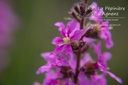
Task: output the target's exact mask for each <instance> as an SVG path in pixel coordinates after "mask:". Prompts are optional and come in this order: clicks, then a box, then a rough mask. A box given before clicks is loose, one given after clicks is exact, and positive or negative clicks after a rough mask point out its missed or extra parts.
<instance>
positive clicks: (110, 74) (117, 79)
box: [107, 71, 123, 83]
mask: <svg viewBox="0 0 128 85" xmlns="http://www.w3.org/2000/svg"><path fill="white" fill-rule="evenodd" d="M107 73H108V74H109V76H111V77H112V78H114V79H115V80H116V81H117V82H119V83H123V82H122V80H121V79H120V78H119V77H117V76H116V75H114V74H113V73H111V72H109V71H108V72H107Z"/></svg>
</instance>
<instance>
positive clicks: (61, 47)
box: [53, 45, 64, 54]
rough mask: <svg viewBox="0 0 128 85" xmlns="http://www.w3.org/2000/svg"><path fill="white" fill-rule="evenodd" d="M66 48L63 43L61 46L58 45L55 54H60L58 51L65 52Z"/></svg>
mask: <svg viewBox="0 0 128 85" xmlns="http://www.w3.org/2000/svg"><path fill="white" fill-rule="evenodd" d="M63 48H64V45H61V46H56V48H55V50H54V52H53V54H58V53H62V52H63V50H64V49H63Z"/></svg>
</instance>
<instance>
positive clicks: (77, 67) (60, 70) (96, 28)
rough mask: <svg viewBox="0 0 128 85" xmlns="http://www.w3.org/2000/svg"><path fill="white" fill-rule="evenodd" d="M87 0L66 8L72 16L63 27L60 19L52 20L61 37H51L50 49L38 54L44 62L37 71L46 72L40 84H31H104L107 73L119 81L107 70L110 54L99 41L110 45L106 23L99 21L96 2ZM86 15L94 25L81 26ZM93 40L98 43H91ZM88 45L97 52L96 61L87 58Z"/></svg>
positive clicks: (118, 80)
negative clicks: (88, 2)
mask: <svg viewBox="0 0 128 85" xmlns="http://www.w3.org/2000/svg"><path fill="white" fill-rule="evenodd" d="M87 1H88V0H81V1H80V2H79V3H77V4H74V6H73V7H72V9H71V11H70V14H71V15H72V16H73V18H74V19H72V20H71V21H69V22H68V23H67V25H66V26H65V25H64V23H63V22H57V23H55V26H57V27H58V30H59V32H60V35H61V37H55V38H54V39H53V40H52V44H53V45H55V46H56V47H55V50H54V51H53V52H46V53H42V54H41V56H42V58H44V59H45V60H46V61H47V64H45V65H43V66H42V67H40V68H39V69H38V70H37V74H40V73H44V72H45V74H46V75H45V79H44V81H43V83H42V84H39V83H35V84H34V85H107V79H106V76H107V75H109V76H110V77H112V78H113V79H115V80H116V81H117V82H119V83H122V80H121V79H120V78H118V77H117V76H115V75H114V74H113V73H111V72H110V71H109V67H108V64H107V61H109V60H111V58H112V54H111V53H109V52H103V53H102V51H101V45H102V41H101V40H104V41H105V46H106V48H111V47H112V46H113V45H114V43H113V41H112V37H111V33H110V27H109V22H108V21H105V22H103V19H102V17H103V13H104V12H103V9H102V8H99V7H98V5H97V3H96V2H93V3H92V5H91V8H88V7H87ZM87 8H88V9H87ZM91 12H92V15H90V13H91ZM89 15H90V16H89ZM87 17H89V19H90V20H93V21H95V24H91V23H90V22H89V23H87V25H85V20H86V18H87ZM95 41H97V42H98V43H97V44H95V43H96V42H95ZM90 48H93V51H94V53H95V54H96V55H97V57H96V58H97V59H96V60H93V58H92V57H91V55H90V53H89V51H90V50H89V49H90ZM99 71H100V73H99Z"/></svg>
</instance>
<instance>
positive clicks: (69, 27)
mask: <svg viewBox="0 0 128 85" xmlns="http://www.w3.org/2000/svg"><path fill="white" fill-rule="evenodd" d="M76 24H77V22H76V20H75V19H73V20H71V21H70V22H68V24H67V25H66V29H67V34H70V33H71V32H72V31H73V30H74V29H75V27H76Z"/></svg>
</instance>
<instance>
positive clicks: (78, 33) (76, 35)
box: [71, 29, 86, 40]
mask: <svg viewBox="0 0 128 85" xmlns="http://www.w3.org/2000/svg"><path fill="white" fill-rule="evenodd" d="M85 32H86V30H85V29H82V30H76V31H75V32H74V35H73V36H72V37H71V39H72V40H80V38H81V37H82V36H83V35H84V34H85Z"/></svg>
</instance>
